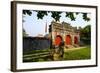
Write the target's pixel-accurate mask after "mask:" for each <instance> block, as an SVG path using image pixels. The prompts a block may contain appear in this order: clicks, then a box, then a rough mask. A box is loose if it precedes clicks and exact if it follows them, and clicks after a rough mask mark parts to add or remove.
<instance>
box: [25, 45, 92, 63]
mask: <svg viewBox="0 0 100 73" xmlns="http://www.w3.org/2000/svg"><path fill="white" fill-rule="evenodd" d="M73 49H74V48H73ZM49 52H50V49H46V50H45V49H44V50H34V51H31V52H27V53H24V54H23V57H24V58H23V62H45V61H53V60H51V58H50V57H48V56H46V57H41V56H43V55H44V56H45V53H49ZM35 57H37V58H35ZM25 58H29V59H25ZM33 58H35V59H33ZM90 58H91V47H90V46H86V47H84V48H80V49H76V50H69V51H67V52H64V56H63V60H84V59H90Z"/></svg>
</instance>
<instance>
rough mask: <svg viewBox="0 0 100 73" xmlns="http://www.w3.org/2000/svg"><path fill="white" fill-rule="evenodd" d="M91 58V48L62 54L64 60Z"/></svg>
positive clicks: (87, 47)
mask: <svg viewBox="0 0 100 73" xmlns="http://www.w3.org/2000/svg"><path fill="white" fill-rule="evenodd" d="M90 58H91V48H90V46H86V47H85V48H80V49H78V50H72V51H68V52H65V53H64V58H63V59H64V60H83V59H90Z"/></svg>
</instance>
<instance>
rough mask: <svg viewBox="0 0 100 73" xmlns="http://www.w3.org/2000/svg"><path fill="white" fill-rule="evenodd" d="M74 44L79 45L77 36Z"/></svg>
mask: <svg viewBox="0 0 100 73" xmlns="http://www.w3.org/2000/svg"><path fill="white" fill-rule="evenodd" d="M74 44H78V38H77V37H76V36H75V37H74Z"/></svg>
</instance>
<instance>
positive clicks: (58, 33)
mask: <svg viewBox="0 0 100 73" xmlns="http://www.w3.org/2000/svg"><path fill="white" fill-rule="evenodd" d="M50 26H51V31H50V33H51V34H52V45H55V46H56V45H60V42H62V41H63V42H64V46H65V47H66V48H70V47H75V46H76V47H77V46H78V45H79V42H80V34H79V30H78V29H77V27H72V26H71V25H70V24H69V23H66V22H62V23H58V22H54V21H53V22H51V25H50ZM49 30H50V29H49Z"/></svg>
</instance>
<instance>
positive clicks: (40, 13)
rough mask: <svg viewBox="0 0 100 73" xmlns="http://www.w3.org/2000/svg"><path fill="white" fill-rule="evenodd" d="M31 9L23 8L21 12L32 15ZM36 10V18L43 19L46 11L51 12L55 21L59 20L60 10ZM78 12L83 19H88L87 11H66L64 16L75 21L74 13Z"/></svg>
mask: <svg viewBox="0 0 100 73" xmlns="http://www.w3.org/2000/svg"><path fill="white" fill-rule="evenodd" d="M32 11H34V10H23V14H24V15H26V14H28V15H29V16H31V15H32ZM36 12H37V17H38V19H43V17H44V16H45V15H46V16H47V15H48V13H51V17H52V18H53V19H54V20H55V21H59V20H60V17H61V13H62V12H60V11H36ZM79 13H81V14H82V16H83V19H84V20H85V21H89V20H90V18H89V17H88V16H87V14H88V13H82V12H66V15H65V17H68V18H70V19H71V21H75V19H76V17H75V15H78V14H79Z"/></svg>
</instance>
